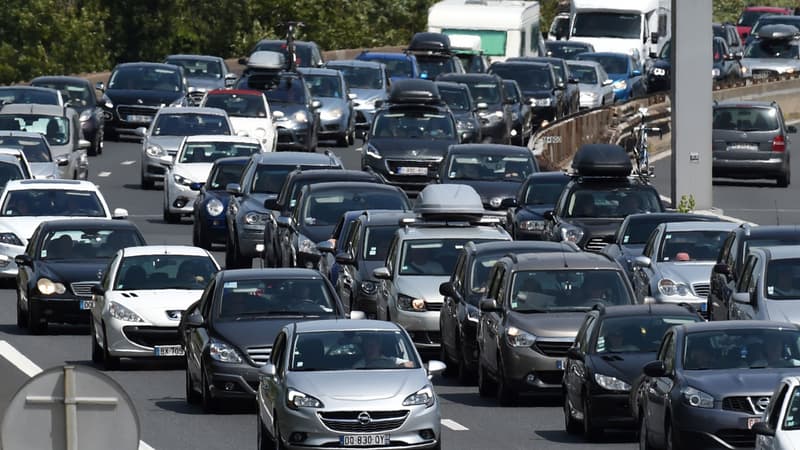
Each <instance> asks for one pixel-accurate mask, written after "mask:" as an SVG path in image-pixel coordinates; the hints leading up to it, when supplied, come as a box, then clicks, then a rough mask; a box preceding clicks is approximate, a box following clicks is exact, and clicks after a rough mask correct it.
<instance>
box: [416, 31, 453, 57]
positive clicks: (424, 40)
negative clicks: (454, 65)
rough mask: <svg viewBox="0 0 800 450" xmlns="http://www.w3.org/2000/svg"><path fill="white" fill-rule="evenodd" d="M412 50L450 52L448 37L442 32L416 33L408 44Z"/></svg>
mask: <svg viewBox="0 0 800 450" xmlns="http://www.w3.org/2000/svg"><path fill="white" fill-rule="evenodd" d="M408 50H410V51H413V52H432V53H450V38H449V37H448V36H447V35H446V34H442V33H429V32H426V31H423V32H420V33H416V34H415V35H414V37H412V38H411V43H410V44H408Z"/></svg>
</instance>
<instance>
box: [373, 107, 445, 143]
mask: <svg viewBox="0 0 800 450" xmlns="http://www.w3.org/2000/svg"><path fill="white" fill-rule="evenodd" d="M373 135H374V136H375V137H378V138H401V139H447V140H454V139H456V137H455V136H456V134H455V127H454V126H453V120H452V119H451V118H450V116H449V115H445V114H431V113H423V112H415V111H407V112H393V111H386V112H384V113H381V114H380V115H378V117H377V118H376V119H375V125H374V128H373Z"/></svg>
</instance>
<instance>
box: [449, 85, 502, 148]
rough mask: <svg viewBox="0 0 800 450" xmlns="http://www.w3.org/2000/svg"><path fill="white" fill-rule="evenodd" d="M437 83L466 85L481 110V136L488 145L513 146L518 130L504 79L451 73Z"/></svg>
mask: <svg viewBox="0 0 800 450" xmlns="http://www.w3.org/2000/svg"><path fill="white" fill-rule="evenodd" d="M436 80H437V81H452V82H455V83H464V84H466V85H467V86H468V87H469V92H470V93H471V94H472V98H473V99H474V100H475V102H476V103H477V106H478V109H480V110H481V111H480V112H479V113H478V115H479V116H480V118H481V134H482V135H483V140H484V142H487V141H488V142H492V143H497V144H509V143H511V130H512V129H513V127H514V124H513V117H512V114H511V103H512V102H511V99H509V98H508V96H507V95H506V90H505V88H504V87H503V79H502V78H500V77H499V76H497V75H490V74H486V73H462V74H456V73H450V74H443V75H440V76H439V77H438V78H437V79H436Z"/></svg>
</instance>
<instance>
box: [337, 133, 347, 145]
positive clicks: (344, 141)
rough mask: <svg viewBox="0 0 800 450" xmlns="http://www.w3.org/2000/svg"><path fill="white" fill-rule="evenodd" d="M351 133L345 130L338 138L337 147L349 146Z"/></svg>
mask: <svg viewBox="0 0 800 450" xmlns="http://www.w3.org/2000/svg"><path fill="white" fill-rule="evenodd" d="M349 142H350V135H349V134H348V132H347V131H345V132H344V133H343V134H342V135H341V136H339V137H338V138H337V139H336V146H337V147H348V146H349V145H350V144H349Z"/></svg>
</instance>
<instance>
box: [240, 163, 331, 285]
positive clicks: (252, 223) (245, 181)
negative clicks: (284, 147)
mask: <svg viewBox="0 0 800 450" xmlns="http://www.w3.org/2000/svg"><path fill="white" fill-rule="evenodd" d="M298 167H299V168H300V169H334V170H339V169H341V168H342V162H341V161H340V160H339V158H337V157H336V155H334V154H332V153H329V152H325V153H324V154H322V153H301V152H271V153H261V154H258V155H253V156H252V157H251V158H250V161H249V162H248V163H247V167H245V169H244V172H243V173H242V178H241V179H240V181H239V182H238V183H231V184H229V185H228V186H227V187H226V190H227V191H228V193H229V194H231V197H230V200H229V202H228V208H227V209H226V210H225V220H226V222H227V230H228V233H227V237H226V244H225V267H226V268H227V269H234V268H249V267H250V266H251V265H252V259H253V258H255V257H258V256H260V255H261V250H260V249H259V246H260V245H262V243H263V242H264V224H265V223H266V222H267V218H268V216H269V215H270V212H269V211H268V210H267V208H266V207H265V206H264V204H265V202H266V201H267V200H268V199H270V198H275V197H277V196H278V193H279V192H280V191H281V188H282V187H283V182H284V181H285V180H286V175H288V174H289V172H291V171H292V170H295V169H297V168H298Z"/></svg>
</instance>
